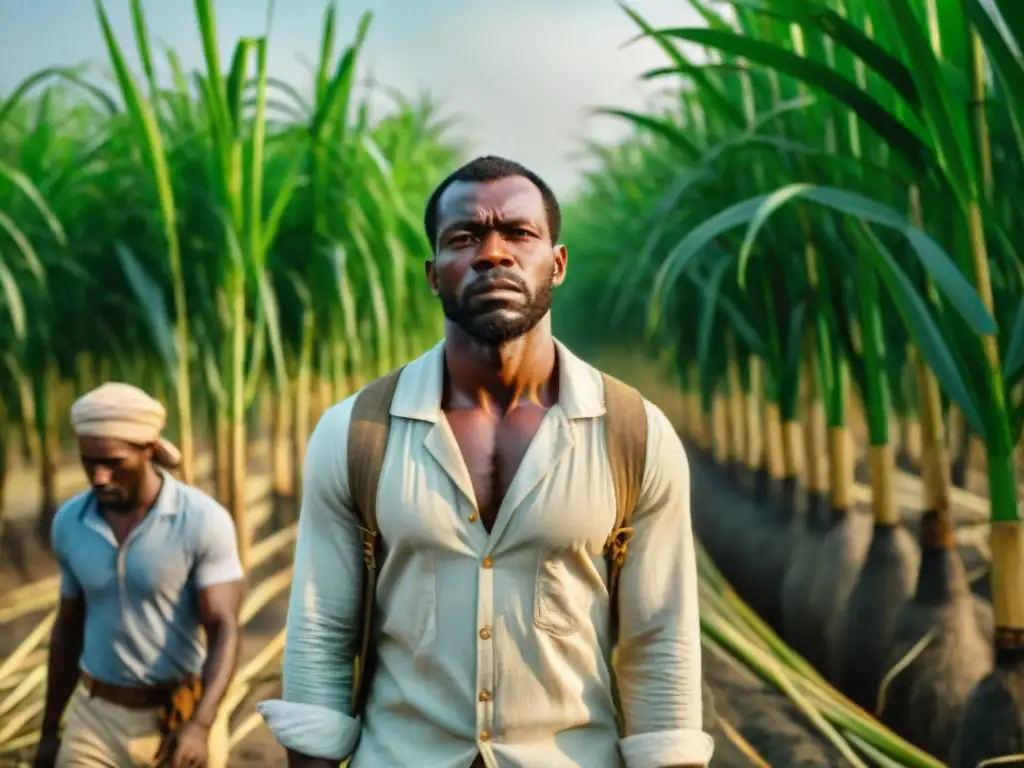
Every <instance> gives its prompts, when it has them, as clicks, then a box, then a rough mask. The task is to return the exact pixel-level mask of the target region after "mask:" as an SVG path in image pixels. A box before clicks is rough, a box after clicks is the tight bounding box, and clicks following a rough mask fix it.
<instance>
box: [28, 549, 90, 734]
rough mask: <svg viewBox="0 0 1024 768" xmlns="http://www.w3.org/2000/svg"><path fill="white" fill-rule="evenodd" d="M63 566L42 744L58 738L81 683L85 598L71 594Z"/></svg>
mask: <svg viewBox="0 0 1024 768" xmlns="http://www.w3.org/2000/svg"><path fill="white" fill-rule="evenodd" d="M65 585H66V582H65V580H64V575H63V569H62V572H61V598H60V607H58V608H57V619H56V621H54V623H53V629H52V630H50V656H49V659H48V661H47V669H46V706H45V709H44V710H43V724H42V728H41V732H40V736H39V741H40V743H43V742H47V741H50V742H52V741H56V739H57V737H58V733H59V730H60V719H61V717H62V716H63V715H64V709H65V708H66V707H67V705H68V700H69V699H70V698H71V694H72V693H74V691H75V686H76V685H78V662H79V660H80V659H81V657H82V643H83V636H84V634H85V600H83V599H82V597H81V595H80V594H79V595H77V596H68V595H67V593H68V591H70V589H69V588H68V587H66V586H65Z"/></svg>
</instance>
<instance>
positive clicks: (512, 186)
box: [427, 176, 566, 346]
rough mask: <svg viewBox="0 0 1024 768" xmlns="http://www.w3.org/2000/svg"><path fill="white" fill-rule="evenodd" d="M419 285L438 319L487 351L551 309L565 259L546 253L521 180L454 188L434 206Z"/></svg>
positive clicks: (534, 204) (539, 200) (542, 225)
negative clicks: (426, 288) (428, 256)
mask: <svg viewBox="0 0 1024 768" xmlns="http://www.w3.org/2000/svg"><path fill="white" fill-rule="evenodd" d="M437 219H438V228H437V231H438V235H437V243H435V244H434V245H435V254H436V255H435V256H434V260H433V261H432V262H427V281H428V283H429V284H430V288H431V290H432V291H433V292H434V293H435V294H436V295H437V296H438V297H439V298H440V299H441V307H442V308H443V310H444V314H445V316H446V317H447V318H448V319H449V320H450V321H451V322H453V323H455V325H457V326H458V327H459V328H461V329H462V330H463V331H464V332H465V333H466V334H467V335H468V336H469V337H470V338H472V339H474V340H476V341H478V342H480V343H481V344H486V345H488V346H498V345H499V344H501V343H503V342H506V341H510V340H511V339H515V338H517V337H519V336H522V335H523V334H524V333H526V332H527V331H529V330H530V329H531V328H533V327H534V326H535V325H537V323H539V322H540V321H541V320H542V319H543V318H544V317H545V316H546V315H547V313H548V310H549V309H550V308H551V292H552V290H553V289H554V288H555V287H556V286H559V285H561V284H562V281H563V280H564V279H565V264H566V251H565V247H564V246H561V245H553V244H552V242H551V233H550V231H549V229H548V221H547V214H546V212H545V210H544V198H543V196H542V195H541V192H540V190H539V189H537V187H536V186H534V185H533V183H532V182H531V181H530V180H529V179H527V178H525V177H522V176H511V177H509V178H505V179H499V180H496V181H487V182H455V183H453V184H452V185H451V186H449V187H448V188H447V189H445V191H444V194H443V195H441V199H440V200H439V201H438V206H437Z"/></svg>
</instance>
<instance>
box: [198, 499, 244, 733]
mask: <svg viewBox="0 0 1024 768" xmlns="http://www.w3.org/2000/svg"><path fill="white" fill-rule="evenodd" d="M195 584H196V588H197V590H198V597H199V621H200V623H201V624H202V625H203V630H204V631H205V632H206V648H207V652H206V663H205V664H204V665H203V673H202V676H203V693H202V697H201V698H200V700H199V704H198V706H197V707H196V709H195V712H194V713H193V714H192V718H191V722H194V723H197V724H198V725H201V726H203V727H204V728H207V729H209V728H211V727H212V726H213V723H214V721H215V720H216V719H217V713H218V711H219V710H220V705H221V702H222V701H223V700H224V695H225V694H226V693H227V691H228V688H229V687H230V685H231V680H232V678H233V677H234V676H235V665H236V663H237V661H238V648H239V645H240V643H241V628H240V627H239V623H238V615H239V610H240V609H241V604H242V597H243V596H244V594H245V570H244V569H243V568H242V561H241V558H240V557H239V554H238V534H237V532H236V530H235V524H234V521H233V520H232V519H231V515H230V514H228V511H227V510H226V509H224V508H223V507H221V506H220V505H219V504H217V505H213V504H211V506H210V508H209V509H208V510H207V511H206V515H205V516H204V519H203V527H202V532H201V534H200V541H199V545H198V554H197V557H196V564H195Z"/></svg>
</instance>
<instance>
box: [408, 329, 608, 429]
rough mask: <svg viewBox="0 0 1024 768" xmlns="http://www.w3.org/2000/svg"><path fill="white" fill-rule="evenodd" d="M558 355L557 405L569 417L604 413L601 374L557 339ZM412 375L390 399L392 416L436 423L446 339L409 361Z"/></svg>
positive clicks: (556, 350) (584, 417)
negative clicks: (596, 372) (595, 372)
mask: <svg viewBox="0 0 1024 768" xmlns="http://www.w3.org/2000/svg"><path fill="white" fill-rule="evenodd" d="M555 354H556V356H557V358H558V388H559V389H558V405H559V407H560V408H561V410H562V413H564V414H565V416H566V418H568V419H590V418H596V417H598V416H603V415H604V413H605V406H604V397H603V395H602V389H601V382H600V378H599V376H596V375H595V374H594V371H593V369H591V368H590V366H588V365H587V364H586V363H584V362H583V361H582V360H580V359H579V358H578V357H576V355H574V354H573V353H572V352H570V351H569V349H568V347H566V346H565V345H564V344H562V342H560V341H558V340H557V339H556V340H555ZM408 367H409V368H410V369H412V370H411V371H410V375H408V376H406V375H404V374H403V376H402V378H401V379H400V380H399V382H398V387H397V389H396V390H395V396H394V399H393V400H392V402H391V415H392V416H398V417H400V418H404V419H415V420H417V421H426V422H429V423H431V424H436V423H437V422H438V421H439V420H440V418H441V392H442V389H443V387H444V341H440V342H438V343H437V344H436V345H434V347H433V349H431V350H430V351H428V352H427V353H426V354H424V355H422V356H420V357H419V358H417V359H416V360H414V361H412V362H411V363H409V366H408Z"/></svg>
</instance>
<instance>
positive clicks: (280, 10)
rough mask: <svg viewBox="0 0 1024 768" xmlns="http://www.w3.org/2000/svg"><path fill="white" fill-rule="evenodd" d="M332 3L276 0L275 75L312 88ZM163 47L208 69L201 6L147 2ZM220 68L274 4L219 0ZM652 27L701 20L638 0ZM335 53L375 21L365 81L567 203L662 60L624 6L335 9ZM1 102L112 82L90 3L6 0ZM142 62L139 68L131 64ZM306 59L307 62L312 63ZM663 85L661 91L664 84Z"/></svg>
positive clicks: (359, 3)
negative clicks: (76, 82) (438, 107)
mask: <svg viewBox="0 0 1024 768" xmlns="http://www.w3.org/2000/svg"><path fill="white" fill-rule="evenodd" d="M104 2H105V6H106V8H107V12H108V14H109V16H110V19H111V23H112V25H113V28H114V32H115V34H116V35H117V37H118V39H119V40H121V41H122V45H123V46H124V47H125V48H131V49H132V50H133V49H134V42H133V37H132V25H131V17H130V10H129V9H130V3H129V0H104ZM326 4H327V0H277V2H276V4H275V12H274V19H273V26H272V27H271V33H270V52H269V65H270V72H271V75H272V76H275V77H278V78H281V79H283V80H285V81H287V82H289V83H291V84H292V85H294V86H296V87H298V88H300V89H303V90H304V89H307V88H308V86H309V84H310V83H311V76H310V74H309V73H310V69H309V68H310V66H311V64H312V62H313V61H315V60H316V59H317V57H318V55H319V51H318V48H319V44H320V37H321V33H320V30H321V24H322V19H323V13H324V9H325V7H326ZM143 7H144V9H145V12H146V16H147V20H148V24H149V29H150V35H151V38H152V39H153V40H154V42H158V43H160V44H164V45H167V46H169V47H171V48H173V49H174V50H175V51H176V52H177V53H178V56H179V57H180V58H181V60H182V63H183V65H184V66H185V67H186V69H193V68H201V67H202V66H203V62H202V52H201V48H200V42H199V35H198V31H197V28H196V24H195V16H194V11H193V2H192V0H144V4H143ZM214 7H215V10H216V15H217V25H218V26H217V35H218V40H219V45H220V51H221V57H222V61H223V62H224V66H225V67H226V66H227V63H228V62H229V61H230V58H229V57H230V55H231V52H232V50H233V48H234V44H235V41H236V40H237V39H238V38H239V37H240V36H246V35H248V36H257V35H261V34H263V32H264V31H265V29H266V21H265V19H266V9H267V2H266V0H214ZM630 7H632V8H633V9H634V10H636V11H638V12H639V13H640V14H641V15H642V16H643V17H644V18H645V19H647V20H648V21H649V22H650V23H651V24H653V25H654V26H655V27H670V26H671V27H676V26H694V25H698V24H700V23H701V21H700V19H699V17H698V16H697V15H696V14H695V13H694V12H693V11H692V9H691V8H690V7H689V5H688V3H687V2H686V0H631V3H630ZM337 10H338V19H337V22H338V23H337V30H338V32H337V46H338V48H340V47H341V46H342V45H344V44H347V42H348V41H349V40H350V39H351V37H352V35H353V34H354V32H355V28H356V22H357V20H358V18H359V16H360V14H361V13H362V12H363V11H366V10H369V11H371V12H372V13H373V14H374V18H373V22H372V24H371V27H370V33H369V37H368V40H367V45H366V49H365V52H364V56H363V59H362V66H361V68H360V69H361V73H362V75H363V76H364V77H365V76H372V77H373V78H374V79H375V80H378V81H381V82H384V83H387V84H389V85H391V86H394V87H397V88H398V89H400V90H401V91H402V92H404V93H406V94H410V95H415V94H418V93H422V92H429V93H431V94H432V95H434V96H435V97H436V98H437V99H439V100H440V102H441V104H442V107H443V109H444V111H445V112H446V113H447V114H451V115H456V116H457V117H458V118H459V122H458V124H457V133H458V135H460V136H463V137H465V138H466V139H468V140H469V142H470V151H471V152H472V153H473V154H500V155H504V156H506V157H510V158H512V159H514V160H518V161H519V162H522V163H524V164H525V165H527V166H528V167H530V168H531V169H532V170H534V171H535V172H537V173H539V174H540V175H541V176H542V177H543V178H544V179H545V180H547V181H548V183H549V184H551V186H552V187H553V188H554V189H555V191H556V193H558V194H560V195H563V194H567V193H569V192H570V191H571V189H572V186H573V184H574V181H575V179H576V178H577V175H578V171H579V168H580V167H581V163H580V160H579V159H578V158H574V155H576V154H577V153H578V150H579V148H580V142H581V139H582V138H583V137H584V136H586V137H590V138H595V139H598V140H614V139H615V138H616V137H618V136H620V135H621V134H622V132H623V131H624V130H625V128H624V126H623V125H622V123H621V122H620V121H618V120H616V119H615V118H611V117H605V116H593V115H589V114H588V111H589V110H590V109H591V108H592V107H596V106H616V107H626V108H634V109H635V108H640V107H642V106H643V104H644V103H645V99H646V98H648V96H649V94H651V93H652V92H653V90H654V87H653V85H652V84H650V83H642V82H639V80H638V76H639V75H640V74H641V73H642V72H644V71H646V70H648V69H651V68H653V67H657V66H662V65H664V64H665V59H664V56H663V54H662V53H661V52H660V51H659V50H658V49H657V47H656V46H655V44H654V43H652V42H650V41H647V40H640V41H637V42H634V43H632V44H631V45H628V46H624V44H625V43H626V42H627V41H629V40H630V38H632V37H633V36H634V34H635V33H636V31H637V29H636V27H635V25H634V23H633V22H632V21H631V20H630V19H629V17H628V16H627V15H626V14H625V12H624V11H623V10H622V8H621V7H620V6H619V5H618V4H617V3H616V2H615V0H518V2H508V1H507V0H506V1H505V2H499V1H498V0H433V2H427V0H338V2H337ZM0 18H2V24H0V94H4V93H9V92H10V90H11V89H12V88H13V87H14V86H15V85H16V84H17V83H18V82H20V81H21V80H22V79H23V78H24V77H25V76H27V75H29V74H31V73H32V72H34V71H37V70H39V69H41V68H43V67H49V66H55V65H65V66H66V65H76V64H81V63H83V62H92V63H93V64H94V65H95V66H96V68H97V69H96V72H97V76H102V75H104V73H108V72H109V66H108V60H107V54H106V49H105V46H104V44H103V38H102V36H101V34H100V30H99V24H98V23H97V19H96V12H95V8H94V4H93V1H92V0H0ZM135 61H137V59H134V58H133V62H135ZM304 62H305V63H304ZM664 85H665V84H664V83H663V84H662V85H661V86H660V87H664Z"/></svg>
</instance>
